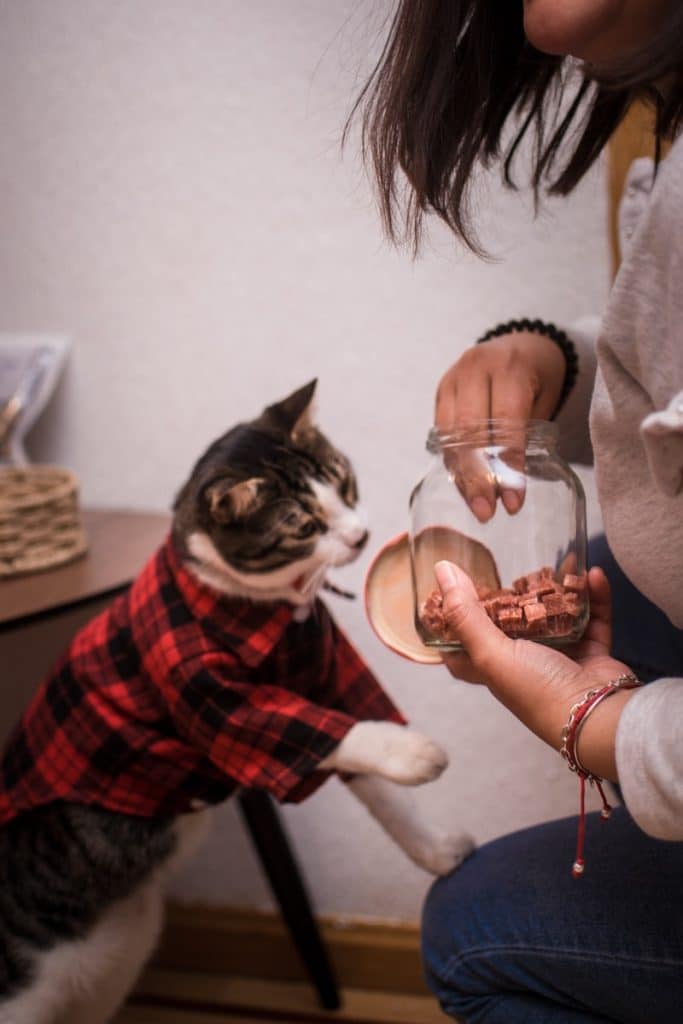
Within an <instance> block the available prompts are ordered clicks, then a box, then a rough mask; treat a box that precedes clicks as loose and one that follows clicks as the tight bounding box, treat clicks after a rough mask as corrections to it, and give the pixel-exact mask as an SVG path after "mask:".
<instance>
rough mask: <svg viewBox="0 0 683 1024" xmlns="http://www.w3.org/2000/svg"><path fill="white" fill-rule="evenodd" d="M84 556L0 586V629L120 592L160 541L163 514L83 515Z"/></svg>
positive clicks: (101, 510) (164, 526) (163, 530)
mask: <svg viewBox="0 0 683 1024" xmlns="http://www.w3.org/2000/svg"><path fill="white" fill-rule="evenodd" d="M83 521H84V525H85V530H86V533H87V535H88V543H89V549H88V551H87V553H86V554H85V555H84V556H83V557H81V558H78V559H76V560H75V561H73V562H68V563H67V564H66V565H61V566H57V568H55V569H47V570H45V571H44V572H34V573H29V574H28V575H26V576H17V577H16V578H14V579H9V580H4V581H2V582H0V630H3V629H10V628H11V629H14V628H16V627H17V626H22V625H25V624H27V623H29V622H35V621H38V620H39V619H43V618H47V617H49V616H53V615H55V614H58V613H61V612H65V611H68V610H70V609H72V608H77V607H79V606H80V605H84V604H87V603H88V602H91V601H95V600H99V599H101V598H105V597H110V596H111V597H113V596H115V595H116V594H118V593H120V591H122V590H125V588H126V587H127V586H128V584H129V583H130V581H131V580H132V579H134V577H135V576H136V575H137V574H138V572H139V571H140V569H142V567H143V565H144V564H145V562H146V561H147V559H148V558H149V557H150V556H151V555H152V554H153V553H154V551H155V549H156V548H157V547H158V545H159V544H160V542H161V541H162V540H163V538H164V536H165V534H166V533H167V531H168V529H169V526H170V524H171V517H170V515H169V514H168V513H167V512H134V511H128V510H125V509H104V508H97V509H96V508H92V509H85V510H84V511H83Z"/></svg>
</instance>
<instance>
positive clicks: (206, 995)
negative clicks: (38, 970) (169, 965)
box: [114, 970, 452, 1024]
mask: <svg viewBox="0 0 683 1024" xmlns="http://www.w3.org/2000/svg"><path fill="white" fill-rule="evenodd" d="M342 999H343V1006H342V1007H341V1009H339V1010H336V1011H333V1012H329V1011H328V1012H326V1011H324V1010H321V1009H320V1006H319V1005H318V1002H317V1000H316V998H315V996H314V994H313V992H312V991H311V988H310V987H309V986H308V985H304V984H297V983H293V982H273V981H262V980H259V979H255V978H237V977H222V976H221V975H217V974H213V973H211V974H209V973H201V972H189V971H161V970H157V971H148V972H147V974H146V975H145V979H144V984H143V985H142V986H141V991H139V993H138V994H137V995H136V996H134V997H133V999H132V1000H131V1001H130V1002H129V1003H128V1005H127V1006H126V1007H125V1009H124V1010H122V1011H121V1013H120V1014H119V1015H118V1016H117V1017H116V1020H115V1022H114V1024H259V1022H260V1024H323V1022H324V1024H328V1022H330V1021H339V1022H340V1024H444V1022H446V1021H449V1020H450V1021H451V1024H452V1018H449V1017H446V1016H445V1015H444V1014H443V1013H442V1012H441V1011H440V1010H439V1007H438V1006H437V1004H436V1002H435V1001H434V1000H433V999H430V998H429V997H422V996H409V995H397V994H395V993H385V992H376V991H372V992H371V991H361V990H359V989H347V990H345V991H343V992H342Z"/></svg>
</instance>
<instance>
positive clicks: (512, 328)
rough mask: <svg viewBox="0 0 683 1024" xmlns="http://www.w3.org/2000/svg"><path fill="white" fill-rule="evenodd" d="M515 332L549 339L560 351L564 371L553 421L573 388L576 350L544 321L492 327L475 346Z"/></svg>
mask: <svg viewBox="0 0 683 1024" xmlns="http://www.w3.org/2000/svg"><path fill="white" fill-rule="evenodd" d="M516 331H530V332H531V333H532V334H542V335H543V337H544V338H549V339H550V340H551V341H554V342H555V344H556V345H557V346H558V348H559V349H560V350H561V351H562V355H563V356H564V361H565V365H566V369H565V372H564V380H563V382H562V390H561V391H560V397H559V398H558V400H557V405H556V406H555V409H554V411H553V414H552V416H551V417H550V418H551V419H555V417H556V416H557V414H558V413H559V411H560V409H561V408H562V406H563V405H564V403H565V402H566V400H567V398H568V396H569V393H570V391H571V390H572V388H573V387H574V383H575V381H576V376H577V374H578V372H579V359H578V356H577V354H576V348H575V347H574V343H573V342H572V341H570V339H569V338H568V337H567V335H566V334H565V333H564V331H561V330H560V329H559V327H556V326H555V324H551V323H547V322H546V321H545V320H527V319H524V320H509V321H508V322H507V323H505V324H498V326H497V327H492V328H491V330H490V331H487V332H486V334H482V336H481V338H478V339H477V342H476V344H477V345H481V344H482V342H484V341H490V340H491V338H500V337H501V335H503V334H513V333H514V332H516Z"/></svg>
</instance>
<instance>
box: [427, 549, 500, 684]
mask: <svg viewBox="0 0 683 1024" xmlns="http://www.w3.org/2000/svg"><path fill="white" fill-rule="evenodd" d="M434 574H435V576H436V581H437V583H438V584H439V588H440V590H441V595H442V597H443V615H444V619H445V620H446V624H447V628H448V633H449V636H451V637H453V638H454V639H456V640H459V641H460V643H461V644H462V645H463V647H464V648H465V650H466V651H467V653H468V655H469V656H470V659H471V661H472V662H473V663H474V664H475V665H477V666H479V667H483V665H484V663H486V664H487V666H489V671H490V672H491V673H494V672H495V671H496V668H498V667H500V668H503V663H504V664H505V665H507V664H508V658H509V651H508V650H507V646H508V644H509V643H510V641H509V640H508V638H507V637H506V636H505V634H504V633H502V632H501V631H500V630H499V629H498V628H497V627H496V626H495V625H494V624H493V622H491V619H490V618H489V617H488V615H487V614H486V611H485V609H484V607H483V605H482V604H481V602H480V601H479V598H478V596H477V592H476V590H475V587H474V583H473V582H472V580H471V579H470V577H469V576H468V575H467V573H466V572H463V570H462V569H459V568H458V567H457V566H456V565H453V563H452V562H437V564H436V565H435V567H434Z"/></svg>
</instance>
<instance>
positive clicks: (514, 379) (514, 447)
mask: <svg viewBox="0 0 683 1024" xmlns="http://www.w3.org/2000/svg"><path fill="white" fill-rule="evenodd" d="M533 404H534V390H533V387H532V385H531V382H530V380H529V377H528V374H527V373H525V372H522V369H521V368H520V367H517V368H513V369H511V370H510V372H508V373H497V374H495V375H494V376H493V377H492V379H491V418H492V419H493V420H494V422H495V421H496V420H501V421H505V423H506V426H505V428H504V430H503V431H501V433H500V436H499V437H496V436H495V430H494V432H493V434H492V438H491V441H492V444H494V445H500V446H501V448H502V451H501V452H500V454H499V456H498V460H497V461H498V462H499V463H501V464H502V465H501V469H500V472H497V473H496V489H497V491H498V494H499V495H500V499H501V501H502V503H503V505H504V507H505V510H506V511H507V512H509V513H510V515H514V514H515V512H519V510H520V508H521V507H522V505H523V504H524V496H525V493H526V478H525V476H524V463H525V452H526V447H527V439H526V435H527V423H528V422H529V419H530V418H531V414H532V410H533Z"/></svg>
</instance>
